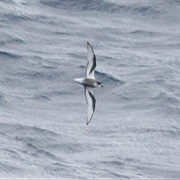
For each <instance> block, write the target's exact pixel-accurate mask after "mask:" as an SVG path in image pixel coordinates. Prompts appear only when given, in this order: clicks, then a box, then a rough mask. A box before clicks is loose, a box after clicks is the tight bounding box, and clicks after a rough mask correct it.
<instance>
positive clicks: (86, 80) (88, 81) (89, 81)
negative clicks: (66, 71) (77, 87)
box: [74, 78, 98, 88]
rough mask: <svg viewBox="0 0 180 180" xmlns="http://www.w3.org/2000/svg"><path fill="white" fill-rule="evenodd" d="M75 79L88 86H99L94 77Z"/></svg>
mask: <svg viewBox="0 0 180 180" xmlns="http://www.w3.org/2000/svg"><path fill="white" fill-rule="evenodd" d="M74 81H75V82H77V83H79V84H82V85H84V86H86V87H91V88H95V87H98V81H97V80H96V79H93V78H76V79H74Z"/></svg>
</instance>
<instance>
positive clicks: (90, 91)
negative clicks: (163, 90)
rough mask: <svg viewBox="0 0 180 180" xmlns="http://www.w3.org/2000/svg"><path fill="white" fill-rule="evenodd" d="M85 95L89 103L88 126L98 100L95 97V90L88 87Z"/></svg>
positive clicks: (85, 88) (85, 89)
mask: <svg viewBox="0 0 180 180" xmlns="http://www.w3.org/2000/svg"><path fill="white" fill-rule="evenodd" d="M84 94H85V98H86V102H87V105H88V107H87V123H86V124H87V125H88V124H89V123H90V121H91V119H92V117H93V114H94V111H95V106H96V99H95V97H94V95H93V89H88V88H87V87H84Z"/></svg>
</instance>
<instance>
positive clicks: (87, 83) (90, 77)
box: [74, 42, 103, 125]
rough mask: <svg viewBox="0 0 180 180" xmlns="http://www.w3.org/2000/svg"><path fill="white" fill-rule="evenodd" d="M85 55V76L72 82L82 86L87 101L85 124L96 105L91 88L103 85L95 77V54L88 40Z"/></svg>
mask: <svg viewBox="0 0 180 180" xmlns="http://www.w3.org/2000/svg"><path fill="white" fill-rule="evenodd" d="M87 57H88V61H87V66H86V69H85V77H83V78H75V79H74V82H76V83H78V84H81V85H83V86H84V95H85V99H86V102H87V122H86V125H88V124H89V123H90V121H91V119H92V117H93V114H94V111H95V107H96V98H95V96H94V94H93V88H96V87H103V85H102V83H101V82H100V81H98V80H96V78H95V68H96V55H95V53H94V50H93V48H92V46H91V45H90V43H89V42H87Z"/></svg>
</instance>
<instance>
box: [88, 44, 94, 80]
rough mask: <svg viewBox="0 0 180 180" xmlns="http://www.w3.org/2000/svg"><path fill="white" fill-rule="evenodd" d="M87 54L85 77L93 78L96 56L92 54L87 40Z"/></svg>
mask: <svg viewBox="0 0 180 180" xmlns="http://www.w3.org/2000/svg"><path fill="white" fill-rule="evenodd" d="M87 55H88V62H87V67H86V77H87V78H95V76H94V70H95V68H96V56H95V54H94V51H93V48H92V46H91V45H90V44H89V43H88V42H87Z"/></svg>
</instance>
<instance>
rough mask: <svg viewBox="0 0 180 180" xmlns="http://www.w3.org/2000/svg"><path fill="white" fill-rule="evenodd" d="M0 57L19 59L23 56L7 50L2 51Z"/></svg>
mask: <svg viewBox="0 0 180 180" xmlns="http://www.w3.org/2000/svg"><path fill="white" fill-rule="evenodd" d="M0 57H2V58H12V59H17V58H20V57H21V56H19V55H16V54H13V53H10V52H6V51H0Z"/></svg>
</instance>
